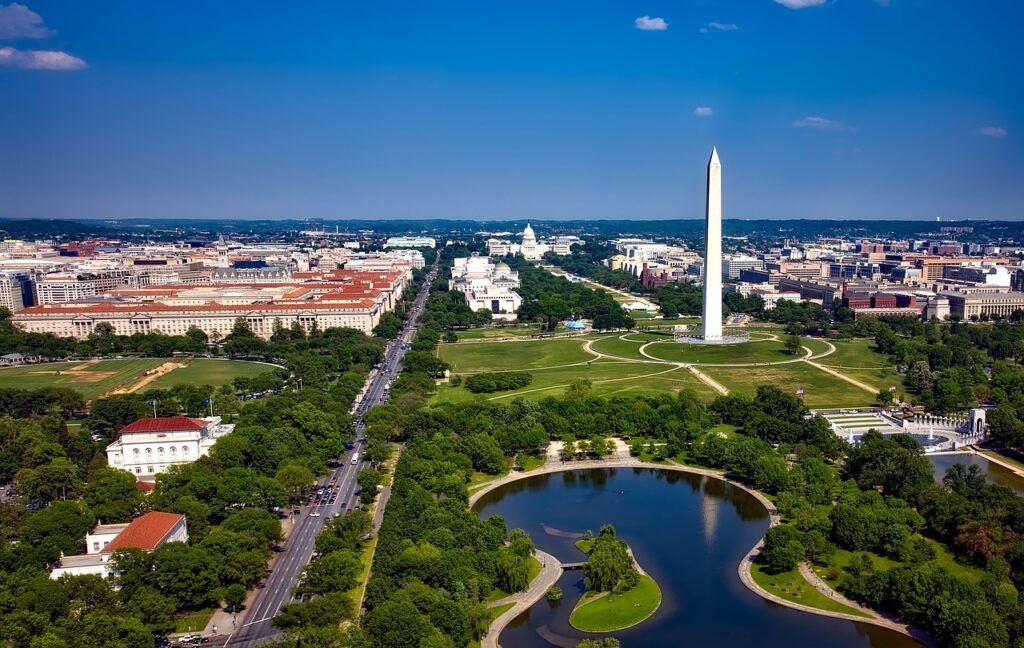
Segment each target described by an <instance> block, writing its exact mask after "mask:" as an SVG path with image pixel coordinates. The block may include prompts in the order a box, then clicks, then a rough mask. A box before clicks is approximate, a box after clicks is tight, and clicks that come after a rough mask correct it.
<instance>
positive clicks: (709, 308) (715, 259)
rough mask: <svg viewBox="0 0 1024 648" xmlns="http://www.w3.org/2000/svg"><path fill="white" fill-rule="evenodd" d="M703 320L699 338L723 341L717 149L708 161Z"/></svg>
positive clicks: (720, 205) (719, 183)
mask: <svg viewBox="0 0 1024 648" xmlns="http://www.w3.org/2000/svg"><path fill="white" fill-rule="evenodd" d="M704 217H705V230H704V235H705V236H704V239H705V245H706V247H705V249H704V317H703V319H702V320H701V333H702V335H701V337H703V338H704V339H705V340H721V339H722V163H721V162H719V161H718V149H715V148H712V149H711V160H709V161H708V195H707V210H706V212H705V216H704Z"/></svg>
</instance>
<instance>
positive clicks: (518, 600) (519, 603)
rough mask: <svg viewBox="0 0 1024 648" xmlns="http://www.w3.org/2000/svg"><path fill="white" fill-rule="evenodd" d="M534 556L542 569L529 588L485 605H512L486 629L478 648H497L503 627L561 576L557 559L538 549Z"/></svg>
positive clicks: (539, 597)
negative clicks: (541, 565)
mask: <svg viewBox="0 0 1024 648" xmlns="http://www.w3.org/2000/svg"><path fill="white" fill-rule="evenodd" d="M534 556H535V557H536V558H537V560H539V561H540V562H541V564H543V565H544V567H543V568H542V569H541V571H540V573H539V574H537V577H536V578H534V579H533V581H532V582H530V586H529V587H528V588H527V589H526V590H525V591H522V592H516V593H515V594H513V595H512V596H506V597H505V598H503V599H499V600H497V601H494V602H493V603H489V604H488V605H487V607H489V608H494V607H499V606H501V605H506V604H508V603H512V604H513V605H512V607H511V608H509V609H508V610H506V611H505V612H503V613H502V614H501V615H500V616H499V617H498V618H497V619H495V620H494V621H492V622H491V627H490V628H488V629H487V635H486V636H484V638H483V639H481V640H480V648H498V646H499V644H498V635H500V634H501V631H502V630H504V629H505V626H507V625H508V624H509V622H511V621H512V619H514V618H516V617H517V616H519V615H520V614H522V613H523V612H525V611H526V610H528V609H529V608H530V607H531V606H532V605H533V604H534V603H536V602H537V601H539V600H540V599H541V598H542V597H544V596H545V595H546V594H547V592H548V590H549V589H551V586H552V585H554V584H555V583H556V582H557V581H558V579H559V578H560V577H561V576H562V563H561V562H559V560H558V559H557V558H555V557H554V556H552V555H551V554H549V553H544V552H543V551H541V550H540V549H537V550H536V552H535V553H534Z"/></svg>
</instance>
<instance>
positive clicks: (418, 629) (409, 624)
mask: <svg viewBox="0 0 1024 648" xmlns="http://www.w3.org/2000/svg"><path fill="white" fill-rule="evenodd" d="M366 629H367V632H369V634H370V636H371V637H373V639H374V645H376V646H379V647H380V648H407V647H408V646H419V645H420V641H422V640H423V639H424V638H425V637H426V636H427V633H428V632H429V631H430V621H429V620H428V619H427V618H426V617H424V616H423V615H422V614H420V612H419V610H417V609H416V606H415V605H413V604H412V603H411V602H409V601H408V600H402V601H394V600H389V601H385V602H384V603H382V604H381V605H379V606H377V607H375V608H373V610H371V611H370V613H369V614H368V615H367V619H366Z"/></svg>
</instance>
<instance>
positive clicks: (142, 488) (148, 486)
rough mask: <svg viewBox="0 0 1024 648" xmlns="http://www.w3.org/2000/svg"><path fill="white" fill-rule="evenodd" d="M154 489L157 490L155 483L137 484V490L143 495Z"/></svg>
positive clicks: (139, 482) (140, 482)
mask: <svg viewBox="0 0 1024 648" xmlns="http://www.w3.org/2000/svg"><path fill="white" fill-rule="evenodd" d="M154 488H156V484H154V483H153V482H144V481H137V482H135V490H137V491H141V492H143V493H149V492H152V490H153V489H154Z"/></svg>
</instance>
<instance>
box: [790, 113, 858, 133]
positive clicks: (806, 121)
mask: <svg viewBox="0 0 1024 648" xmlns="http://www.w3.org/2000/svg"><path fill="white" fill-rule="evenodd" d="M793 127H794V128H810V129H813V130H820V131H848V130H853V128H852V127H850V126H847V125H846V124H843V123H842V122H837V121H835V120H832V119H825V118H824V117H813V116H809V117H801V118H800V119H797V120H795V121H794V122H793Z"/></svg>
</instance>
